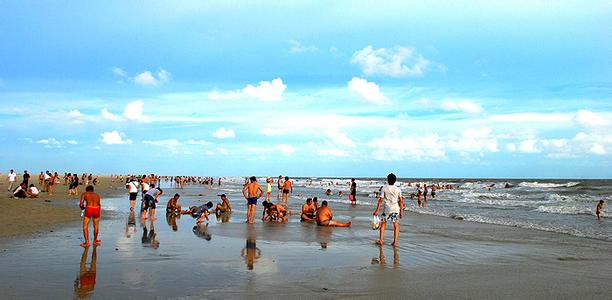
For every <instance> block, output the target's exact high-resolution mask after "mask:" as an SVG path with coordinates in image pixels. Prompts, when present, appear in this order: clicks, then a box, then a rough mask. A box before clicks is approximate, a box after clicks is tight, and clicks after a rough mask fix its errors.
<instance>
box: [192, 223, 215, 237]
mask: <svg viewBox="0 0 612 300" xmlns="http://www.w3.org/2000/svg"><path fill="white" fill-rule="evenodd" d="M193 234H195V235H196V236H197V237H199V238H203V239H205V240H207V241H210V240H211V239H212V236H211V235H210V233H208V223H206V224H203V223H198V224H196V226H193Z"/></svg>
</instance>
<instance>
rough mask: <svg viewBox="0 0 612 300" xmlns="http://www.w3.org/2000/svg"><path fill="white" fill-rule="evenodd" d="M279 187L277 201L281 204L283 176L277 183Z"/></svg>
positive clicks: (280, 176)
mask: <svg viewBox="0 0 612 300" xmlns="http://www.w3.org/2000/svg"><path fill="white" fill-rule="evenodd" d="M276 185H277V186H278V194H277V195H276V201H278V202H280V201H281V197H282V196H283V176H282V175H278V181H277V182H276Z"/></svg>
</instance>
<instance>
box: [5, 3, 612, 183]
mask: <svg viewBox="0 0 612 300" xmlns="http://www.w3.org/2000/svg"><path fill="white" fill-rule="evenodd" d="M610 6H611V5H610V3H609V2H606V1H590V2H586V3H585V2H580V1H563V2H550V1H545V2H544V1H542V2H536V3H534V2H532V1H524V2H523V1H512V2H510V3H506V4H503V3H493V2H492V1H465V2H463V1H433V2H427V4H422V3H417V2H409V1H403V2H396V1H389V2H384V1H383V2H380V1H377V2H371V1H363V2H360V1H332V2H329V1H292V2H289V1H278V2H274V1H265V2H256V1H253V2H248V3H246V2H238V1H206V2H204V1H183V2H181V4H180V5H178V4H176V3H171V2H167V3H165V2H152V3H142V2H136V1H103V2H102V1H101V2H97V3H89V2H79V1H53V2H34V1H32V2H30V1H3V2H2V3H0V30H1V32H2V38H1V39H2V46H1V47H0V103H1V105H0V117H1V118H0V130H1V131H2V132H3V134H2V135H1V136H0V139H2V140H3V142H4V143H5V145H6V146H5V147H2V150H0V153H1V155H2V157H3V158H4V159H2V161H1V162H0V164H1V166H0V168H2V169H3V170H4V169H9V168H16V169H20V170H21V169H24V168H27V169H31V170H34V171H38V170H40V169H55V170H58V171H66V172H86V171H91V172H98V173H119V172H122V173H124V172H139V173H143V172H158V173H163V174H193V175H248V174H258V175H276V174H288V175H291V176H384V175H385V174H387V173H388V172H390V171H393V172H395V173H396V174H398V175H400V176H401V177H531V178H537V177H547V178H548V177H550V178H560V177H564V178H610V177H611V175H612V171H610V165H611V159H612V154H611V153H612V134H611V133H610V132H612V101H611V100H612V99H611V96H612V58H611V57H612V56H611V55H610V53H612V38H611V37H612V36H611V35H612V21H611V20H612V18H611V17H612V13H611V11H612V9H611V8H612V7H610Z"/></svg>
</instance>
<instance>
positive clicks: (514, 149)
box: [506, 143, 516, 152]
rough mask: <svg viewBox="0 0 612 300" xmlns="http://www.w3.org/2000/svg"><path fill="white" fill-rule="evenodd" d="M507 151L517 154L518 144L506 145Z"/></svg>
mask: <svg viewBox="0 0 612 300" xmlns="http://www.w3.org/2000/svg"><path fill="white" fill-rule="evenodd" d="M506 150H508V151H510V152H515V151H516V144H514V143H508V144H506Z"/></svg>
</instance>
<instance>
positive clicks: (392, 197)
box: [374, 173, 404, 246]
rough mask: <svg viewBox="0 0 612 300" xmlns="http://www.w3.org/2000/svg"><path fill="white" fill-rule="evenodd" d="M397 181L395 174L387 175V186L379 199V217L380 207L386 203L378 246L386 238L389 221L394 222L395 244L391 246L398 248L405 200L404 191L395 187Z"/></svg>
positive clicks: (376, 212)
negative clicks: (400, 220)
mask: <svg viewBox="0 0 612 300" xmlns="http://www.w3.org/2000/svg"><path fill="white" fill-rule="evenodd" d="M396 180H397V177H395V174H393V173H391V174H389V175H387V185H385V187H384V188H383V189H382V191H381V195H380V197H379V198H378V204H377V205H376V210H375V211H374V215H375V216H378V212H379V210H380V206H381V204H383V203H384V206H383V213H382V215H381V218H380V222H381V223H380V228H379V230H380V239H379V240H378V241H376V244H378V245H382V243H383V240H384V238H385V228H386V227H387V220H391V222H393V243H392V244H391V245H393V246H397V238H398V237H399V219H401V218H402V217H403V216H404V198H403V197H402V190H401V189H400V188H399V187H396V186H395V185H394V184H395V181H396ZM398 215H399V218H398Z"/></svg>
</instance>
